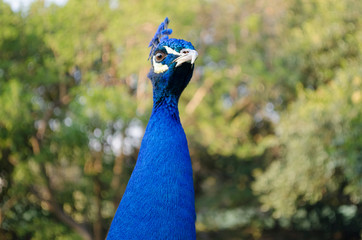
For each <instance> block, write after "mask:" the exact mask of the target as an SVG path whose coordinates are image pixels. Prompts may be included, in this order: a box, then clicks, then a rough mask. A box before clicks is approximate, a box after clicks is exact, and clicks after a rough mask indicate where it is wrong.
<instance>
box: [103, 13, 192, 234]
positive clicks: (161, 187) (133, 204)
mask: <svg viewBox="0 0 362 240" xmlns="http://www.w3.org/2000/svg"><path fill="white" fill-rule="evenodd" d="M168 23H169V20H168V18H166V19H165V21H164V22H162V23H161V25H160V26H159V28H158V30H157V32H156V34H155V36H154V37H153V39H152V41H151V43H150V45H149V46H150V47H151V52H150V56H149V58H150V59H151V62H152V68H151V70H150V72H149V74H148V77H149V78H150V79H151V81H152V85H153V101H154V105H153V109H152V115H151V118H150V120H149V122H148V124H147V128H146V132H145V135H144V137H143V139H142V143H141V148H140V151H139V154H138V159H137V163H136V166H135V168H134V170H133V172H132V176H131V178H130V180H129V182H128V184H127V188H126V191H125V193H124V195H123V197H122V200H121V202H120V204H119V207H118V209H117V212H116V215H115V216H114V218H113V221H112V224H111V227H110V229H109V232H108V236H107V240H115V239H117V240H120V239H127V240H132V239H135V240H136V239H171V240H173V239H188V240H194V239H196V231H195V217H196V216H195V215H196V214H195V196H194V187H193V178H192V166H191V159H190V153H189V150H188V146H187V139H186V135H185V132H184V130H183V128H182V126H181V122H180V118H179V113H178V106H177V105H178V99H179V97H180V95H181V93H182V91H183V90H184V88H185V87H186V86H187V84H188V83H189V81H190V79H191V77H192V73H193V69H194V62H195V59H196V58H197V52H196V51H195V48H194V47H193V46H192V44H191V43H190V42H187V41H185V40H181V39H173V38H169V37H168V35H170V34H171V33H172V30H171V29H168V28H167V26H168Z"/></svg>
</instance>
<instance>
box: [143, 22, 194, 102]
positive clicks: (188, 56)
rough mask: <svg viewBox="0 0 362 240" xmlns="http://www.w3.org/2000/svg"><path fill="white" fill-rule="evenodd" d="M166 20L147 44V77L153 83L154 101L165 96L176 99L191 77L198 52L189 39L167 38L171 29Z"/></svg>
mask: <svg viewBox="0 0 362 240" xmlns="http://www.w3.org/2000/svg"><path fill="white" fill-rule="evenodd" d="M168 23H169V20H168V18H166V19H165V21H164V22H162V23H161V25H160V26H159V27H158V30H157V32H156V34H155V36H154V37H153V39H152V40H151V42H150V44H149V47H151V51H150V55H149V59H151V62H152V68H151V71H150V72H149V74H148V77H149V78H150V79H151V81H152V84H153V88H154V89H153V90H154V102H155V103H158V102H159V101H160V100H161V99H162V98H163V97H165V96H173V97H175V98H176V99H177V100H178V98H179V97H180V95H181V93H182V91H183V90H184V89H185V87H186V86H187V84H188V83H189V81H190V79H191V77H192V73H193V70H194V62H195V60H196V58H197V56H198V53H197V52H196V51H195V48H194V46H192V44H191V43H190V42H188V41H185V40H182V39H174V38H169V35H170V34H171V33H172V29H168V28H167V27H168Z"/></svg>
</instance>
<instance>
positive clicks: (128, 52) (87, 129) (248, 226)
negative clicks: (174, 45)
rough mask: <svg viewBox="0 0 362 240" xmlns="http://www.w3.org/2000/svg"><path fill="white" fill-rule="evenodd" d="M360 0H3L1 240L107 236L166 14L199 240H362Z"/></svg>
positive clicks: (133, 153) (146, 105)
mask: <svg viewBox="0 0 362 240" xmlns="http://www.w3.org/2000/svg"><path fill="white" fill-rule="evenodd" d="M361 12H362V2H361V1H359V0H347V1H338V0H289V1H281V0H277V1H264V0H226V1H213V0H199V1H191V0H184V1H132V2H131V1H130V2H127V1H120V0H119V1H117V0H87V1H85V0H69V1H68V2H67V3H66V4H65V5H64V6H56V5H48V4H45V3H44V1H40V0H39V1H35V2H34V3H33V4H32V5H31V6H30V8H29V9H28V10H26V11H23V12H13V11H12V10H11V9H10V7H9V6H8V5H7V4H6V3H4V2H3V1H2V0H0V25H1V31H0V239H95V240H98V239H104V237H105V236H106V233H107V230H108V227H109V225H110V222H111V220H112V217H113V215H114V213H115V210H116V207H117V206H118V203H119V201H120V199H121V197H122V193H123V191H124V190H125V187H126V184H127V181H128V178H129V177H130V174H131V172H132V169H133V167H134V164H135V161H136V159H137V154H138V148H139V145H140V141H141V138H142V135H143V130H144V128H145V126H146V124H147V121H148V118H149V115H150V110H151V107H152V89H151V84H150V82H149V80H148V79H147V73H148V70H149V68H150V63H149V62H148V61H147V57H148V51H149V49H147V46H148V43H149V41H150V39H151V38H152V37H153V34H154V32H155V30H156V28H157V26H158V24H159V23H160V22H161V21H162V20H163V19H164V17H165V16H168V17H169V18H170V19H171V28H173V30H174V33H173V37H175V38H183V39H186V40H189V41H191V42H192V43H193V44H194V45H195V47H196V49H197V50H198V52H199V59H198V60H197V64H196V65H197V66H196V69H195V73H194V77H193V80H192V81H191V83H190V84H189V86H188V87H187V89H186V90H185V92H184V93H183V96H182V97H181V99H180V115H181V119H182V123H183V126H184V128H185V131H186V134H187V137H188V141H189V147H190V153H191V158H192V161H193V169H194V179H195V190H196V208H197V214H198V218H197V223H196V227H197V231H198V238H199V239H291V238H293V239H336V240H337V239H360V238H361V234H362V232H361V229H362V224H361V223H362V203H361V196H362V180H361V179H362V148H361V146H362V138H361V136H362V107H361V106H362V69H361V63H362V59H361V56H362V54H361V53H362V27H361V26H362V18H361V17H360V13H361Z"/></svg>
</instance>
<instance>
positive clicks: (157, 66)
mask: <svg viewBox="0 0 362 240" xmlns="http://www.w3.org/2000/svg"><path fill="white" fill-rule="evenodd" d="M152 61H153V71H154V72H155V73H163V72H166V71H167V70H168V66H167V65H164V64H162V63H157V62H156V60H155V57H153V58H152Z"/></svg>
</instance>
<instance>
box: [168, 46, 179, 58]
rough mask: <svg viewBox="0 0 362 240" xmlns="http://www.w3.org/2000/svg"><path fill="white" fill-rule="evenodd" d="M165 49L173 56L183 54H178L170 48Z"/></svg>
mask: <svg viewBox="0 0 362 240" xmlns="http://www.w3.org/2000/svg"><path fill="white" fill-rule="evenodd" d="M165 49H166V51H167V53H168V54H173V55H177V56H180V55H181V53H178V52H176V51H175V50H173V49H172V48H170V47H167V46H165Z"/></svg>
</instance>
